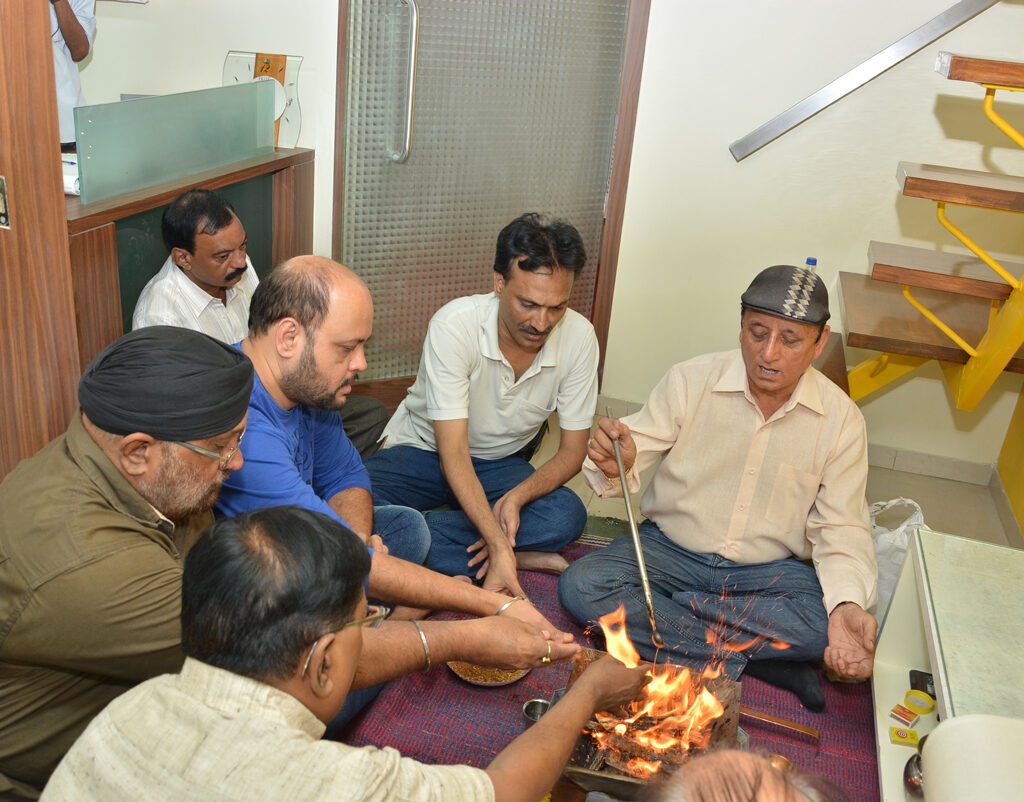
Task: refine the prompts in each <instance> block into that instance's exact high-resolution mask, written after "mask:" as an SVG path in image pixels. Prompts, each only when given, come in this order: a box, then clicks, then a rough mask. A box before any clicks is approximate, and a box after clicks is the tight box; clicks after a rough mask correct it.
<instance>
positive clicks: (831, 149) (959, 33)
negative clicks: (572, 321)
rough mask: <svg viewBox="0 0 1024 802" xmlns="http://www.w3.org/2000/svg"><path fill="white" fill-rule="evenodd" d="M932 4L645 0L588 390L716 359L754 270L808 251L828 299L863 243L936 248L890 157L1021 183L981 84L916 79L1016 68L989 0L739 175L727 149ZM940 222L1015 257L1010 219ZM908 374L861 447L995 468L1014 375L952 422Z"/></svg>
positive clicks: (974, 215)
mask: <svg viewBox="0 0 1024 802" xmlns="http://www.w3.org/2000/svg"><path fill="white" fill-rule="evenodd" d="M949 5H951V3H950V2H949V1H948V0H901V2H899V3H893V2H891V0H861V2H858V3H840V2H836V1H832V2H822V0H773V2H770V3H766V2H763V0H734V1H733V2H729V3H708V2H697V0H653V3H652V10H651V21H650V27H649V30H648V38H647V51H646V59H645V63H644V73H643V83H642V87H641V92H640V101H639V109H638V120H637V128H636V139H635V144H634V149H633V161H632V167H631V174H630V181H629V195H628V200H627V204H626V216H625V220H624V228H623V236H622V245H621V249H620V252H619V265H618V274H617V280H616V286H615V300H614V304H613V308H612V321H611V330H610V333H609V344H608V353H607V357H606V362H605V374H604V386H603V387H602V392H603V393H604V394H605V395H608V396H611V397H617V398H625V399H627V400H642V399H643V398H644V397H645V396H646V394H647V392H648V391H649V390H650V388H651V387H652V386H653V385H654V383H655V382H656V381H657V380H658V378H660V376H661V375H662V373H663V372H664V370H665V369H666V368H667V367H668V366H669V365H670V364H672V363H674V362H677V361H679V360H682V359H685V358H688V357H690V356H693V355H695V354H698V353H701V352H704V351H711V350H719V349H726V348H732V347H735V345H736V342H737V334H738V322H739V309H738V307H739V295H740V294H741V293H742V291H743V289H744V288H745V287H746V285H747V283H748V282H749V280H750V279H751V278H752V277H753V275H754V274H755V273H756V272H757V271H758V270H760V269H762V268H763V267H766V266H768V265H771V264H777V263H793V264H803V261H804V259H805V258H806V257H808V256H816V257H817V258H818V260H819V265H820V266H821V273H822V275H823V277H824V278H825V279H826V281H827V283H828V285H829V288H830V290H832V291H833V295H834V294H835V282H836V276H837V273H838V271H839V270H845V271H853V272H862V273H863V272H867V271H868V269H869V267H868V265H867V259H866V253H867V246H868V242H869V240H871V239H877V240H882V241H885V242H896V243H904V244H908V245H916V246H919V247H929V248H936V247H943V248H947V247H949V246H950V245H952V244H953V243H954V240H953V239H952V237H951V236H950V235H948V234H947V233H946V232H945V231H944V230H943V229H942V228H941V227H940V226H939V225H938V223H937V222H936V220H935V209H934V204H932V203H930V202H927V201H923V200H914V199H909V198H903V197H902V196H901V195H900V194H899V191H898V187H897V184H896V181H895V175H896V165H897V162H898V161H900V160H908V161H921V162H929V163H937V164H948V165H951V166H956V167H964V168H968V169H977V170H986V169H987V170H992V171H997V172H998V171H1003V172H1010V173H1016V174H1018V175H1024V153H1022V152H1021V151H1020V150H1019V149H1017V148H1016V147H1015V146H1014V145H1013V144H1012V143H1011V142H1010V140H1009V139H1007V138H1006V137H1005V136H1004V135H1003V134H1001V133H999V132H998V131H996V129H995V128H993V127H992V126H991V124H989V123H988V122H987V121H985V119H984V117H983V114H982V108H981V98H982V96H983V90H981V89H980V88H978V87H977V86H974V85H970V84H964V83H961V82H953V81H946V80H945V79H943V78H941V77H940V76H939V75H938V74H937V73H935V72H934V70H933V63H934V60H935V55H936V53H937V52H938V51H939V50H951V51H953V52H957V53H963V54H968V55H986V56H990V57H994V58H999V57H1002V58H1008V59H1015V60H1024V53H1022V48H1021V42H1022V41H1024V6H1022V5H1021V3H1020V2H1003V3H999V4H998V5H996V6H995V7H993V8H991V9H989V10H988V11H986V12H984V13H983V14H982V15H980V16H979V17H976V18H975V19H974V20H972V21H970V22H968V23H966V24H965V25H963V26H961V27H960V28H958V29H957V30H955V31H953V32H952V33H950V34H949V35H947V36H946V37H944V38H943V39H941V40H939V41H938V42H936V43H934V44H932V45H930V46H928V47H926V48H925V49H924V50H922V51H921V52H919V53H918V54H916V55H914V56H912V57H910V58H909V59H908V60H906V61H904V62H903V63H902V64H900V65H898V66H897V67H895V68H893V69H892V70H890V71H888V72H887V73H885V74H883V75H881V76H879V77H878V78H876V79H875V80H874V81H872V82H871V83H869V84H867V85H866V86H864V87H862V88H861V89H859V90H857V91H856V92H854V93H853V94H852V95H848V96H847V97H846V98H844V99H843V100H840V101H839V102H838V103H836V104H834V105H833V106H831V107H829V108H827V109H825V110H824V111H822V112H821V113H820V114H818V115H817V116H815V117H814V118H812V119H810V120H808V121H807V122H805V123H804V124H802V125H800V126H799V127H797V128H796V129H794V130H792V131H790V132H789V133H788V134H786V135H784V136H783V137H782V138H780V139H777V140H776V141H774V142H773V143H771V144H769V145H768V146H766V147H765V148H763V149H762V150H760V151H758V152H757V153H755V154H753V155H751V156H749V157H748V158H746V159H745V160H744V161H742V162H739V163H737V162H736V161H734V159H733V158H732V155H731V154H730V153H729V150H728V146H729V144H730V143H731V142H733V141H735V140H737V139H739V138H741V137H743V136H744V135H746V134H747V133H749V132H751V131H752V130H754V129H755V128H757V127H758V126H760V125H761V124H763V123H765V122H767V121H768V120H769V119H771V118H772V117H774V116H775V115H776V114H778V113H779V112H781V111H783V110H785V109H787V108H788V107H789V106H791V105H793V104H794V103H796V102H798V101H800V100H802V99H803V98H804V97H806V96H808V95H810V94H812V93H813V92H815V91H817V90H818V89H819V88H821V87H822V86H824V85H826V84H827V83H829V82H830V81H831V80H832V79H834V78H836V77H838V76H839V75H841V74H842V73H844V72H845V71H847V70H849V69H851V68H852V67H854V66H856V65H857V64H858V63H859V62H861V61H862V60H864V59H866V58H868V57H870V56H872V55H874V54H875V53H877V52H878V51H880V50H882V49H883V48H885V47H886V46H888V45H889V44H891V43H892V42H894V41H896V40H897V39H899V38H900V37H902V36H903V35H904V34H906V33H908V32H910V31H911V30H913V29H914V28H916V27H917V26H918V25H921V24H922V23H924V22H926V21H927V20H929V19H930V18H932V17H933V16H935V15H936V14H938V13H940V12H941V11H943V10H945V9H946V8H947V7H948V6H949ZM966 98H970V101H967V100H965V99H966ZM1010 103H1011V104H1012V103H1013V102H1012V101H1010ZM1021 108H1022V107H1021V106H1020V105H1017V106H1016V109H1015V111H1017V114H1016V118H1015V119H1017V120H1019V121H1020V122H1021V123H1024V114H1021V113H1020V110H1021ZM1007 116H1008V117H1010V118H1011V119H1014V116H1013V114H1012V112H1011V113H1008V114H1007ZM979 139H980V140H981V142H982V143H984V144H979V141H978V140H979ZM950 216H951V218H953V219H954V220H955V221H957V222H960V223H961V224H962V226H963V227H965V228H967V230H968V231H969V232H973V233H978V230H979V228H983V229H984V231H985V232H987V233H985V234H978V236H979V239H983V240H984V241H985V243H986V245H989V247H993V248H994V249H995V250H996V251H997V252H1000V253H1010V254H1016V257H1015V258H1016V260H1017V261H1020V256H1021V252H1022V250H1024V247H1022V246H1024V227H1022V226H1021V222H1022V221H1021V219H1020V217H1019V216H1018V215H1014V214H1006V213H998V212H975V211H973V210H967V211H964V210H956V209H952V208H951V210H950ZM990 243H994V244H990ZM954 250H955V248H954ZM833 306H834V307H835V303H834V302H833ZM834 322H835V323H836V324H837V325H838V326H839V327H841V325H842V324H841V321H840V320H836V321H834ZM861 355H867V354H864V353H863V352H862V354H861ZM857 358H859V356H858V357H857ZM926 376H927V378H914V379H905V380H903V381H902V382H900V383H899V384H898V385H897V386H895V387H891V388H887V390H886V391H884V392H882V393H880V394H876V396H869V397H868V398H867V399H865V400H864V402H863V403H862V409H863V411H864V414H865V417H866V418H867V422H868V433H869V439H870V440H871V441H872V442H873V443H880V444H884V445H888V446H891V447H895V448H898V449H906V450H911V451H923V452H925V453H930V454H937V455H940V456H949V457H955V458H959V459H966V460H970V461H975V462H995V460H996V458H997V456H998V453H999V448H1000V445H1001V443H1002V440H1003V437H1004V435H1005V433H1006V426H1007V424H1008V422H1009V418H1010V415H1011V413H1012V410H1013V404H1014V402H1015V400H1016V393H1017V391H1018V390H1019V389H1020V387H1021V378H1020V376H1010V377H1004V378H1003V379H1001V380H1000V381H999V382H998V383H997V385H996V387H995V388H994V389H993V390H992V391H991V392H990V395H989V397H988V398H987V399H986V400H985V402H984V403H983V404H982V405H981V407H980V408H979V409H978V410H977V411H975V412H972V413H962V412H957V411H955V410H954V409H953V407H952V404H951V403H950V401H949V394H948V392H946V391H945V389H944V385H943V383H942V381H941V378H940V374H939V371H938V370H937V369H934V368H933V369H930V370H928V371H927V372H926Z"/></svg>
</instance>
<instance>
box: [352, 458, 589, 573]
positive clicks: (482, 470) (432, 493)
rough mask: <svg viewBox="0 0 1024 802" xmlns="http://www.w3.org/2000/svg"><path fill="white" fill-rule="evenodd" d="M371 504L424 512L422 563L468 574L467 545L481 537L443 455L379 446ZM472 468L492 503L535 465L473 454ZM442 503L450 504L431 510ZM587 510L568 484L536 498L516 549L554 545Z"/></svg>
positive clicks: (578, 527)
mask: <svg viewBox="0 0 1024 802" xmlns="http://www.w3.org/2000/svg"><path fill="white" fill-rule="evenodd" d="M365 464H366V470H367V471H369V473H370V481H371V482H372V484H373V501H374V503H375V504H401V505H404V506H406V507H412V508H414V509H417V510H420V511H423V512H426V515H425V516H424V517H425V518H426V521H427V526H428V527H429V528H430V553H429V554H428V555H427V561H426V566H427V567H428V568H432V569H433V570H435V571H439V572H441V573H443V574H448V575H450V576H460V575H462V576H472V575H473V574H475V573H476V567H474V568H470V567H469V566H468V565H467V563H468V561H469V560H470V559H471V558H472V555H471V554H468V553H467V552H466V547H467V546H469V545H471V544H473V543H475V542H476V541H478V540H479V539H480V533H479V532H478V531H477V528H476V527H475V526H473V524H472V522H471V521H470V520H469V518H468V516H467V515H466V514H465V513H464V512H462V510H460V509H458V503H459V502H458V499H456V498H455V494H454V493H453V492H452V489H451V488H450V487H449V486H448V482H447V481H445V478H444V475H443V474H442V473H441V459H440V457H439V456H438V455H437V453H436V452H434V451H427V450H425V449H421V448H413V447H412V446H393V447H391V448H383V449H381V450H380V451H378V452H377V453H376V454H374V455H373V456H372V457H370V458H369V459H368V460H366V463H365ZM473 470H475V471H476V476H477V479H479V480H480V484H481V485H482V486H483V489H484V493H486V494H487V500H488V501H489V502H490V503H491V504H492V505H493V504H494V503H495V502H497V500H498V499H499V498H501V497H502V496H503V495H505V494H506V493H507V492H508V491H509V490H511V489H512V488H513V487H515V486H516V485H518V484H519V483H520V482H522V481H523V480H524V479H526V478H527V477H529V476H530V474H532V473H533V466H531V465H530V463H529V462H527V461H526V460H523V459H520V458H518V457H505V458H504V459H494V460H487V459H476V458H473ZM443 504H447V505H449V506H452V507H454V508H455V509H451V510H439V511H437V510H434V508H435V507H439V506H441V505H443ZM586 523H587V510H586V507H584V506H583V502H582V501H580V498H579V496H577V495H576V494H575V493H574V492H573V491H571V490H569V489H568V488H566V487H560V488H558V489H557V490H554V491H552V492H551V493H548V494H547V495H546V496H541V497H540V498H538V499H534V500H533V501H531V502H530V503H529V504H527V505H526V506H524V507H523V508H522V509H521V510H520V515H519V532H518V533H517V535H516V546H515V547H516V550H517V551H558V550H559V549H561V548H562V547H564V546H566V545H568V544H569V543H571V542H572V541H573V540H575V539H576V538H578V537H579V536H580V535H581V534H582V533H583V527H584V526H585V525H586Z"/></svg>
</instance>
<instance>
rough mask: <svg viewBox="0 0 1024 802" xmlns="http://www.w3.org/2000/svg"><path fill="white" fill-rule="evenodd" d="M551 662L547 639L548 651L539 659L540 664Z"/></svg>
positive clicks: (549, 645)
mask: <svg viewBox="0 0 1024 802" xmlns="http://www.w3.org/2000/svg"><path fill="white" fill-rule="evenodd" d="M550 662H551V641H548V653H547V654H546V655H544V656H543V657H542V658H541V659H540V664H541V665H542V666H546V665H547V664H548V663H550Z"/></svg>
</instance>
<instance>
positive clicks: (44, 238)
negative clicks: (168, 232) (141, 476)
mask: <svg viewBox="0 0 1024 802" xmlns="http://www.w3.org/2000/svg"><path fill="white" fill-rule="evenodd" d="M0 45H2V46H0V87H2V88H0V175H3V176H4V177H5V178H6V180H7V196H8V202H9V210H10V221H11V228H10V230H6V229H0V257H2V258H0V282H2V284H3V292H2V293H0V318H2V322H0V376H3V381H2V382H0V431H2V432H3V436H2V437H0V478H2V477H3V476H4V475H5V474H6V473H7V472H8V471H10V470H11V469H12V468H13V467H14V466H15V465H16V464H17V463H18V462H19V461H20V460H22V459H24V458H25V457H28V456H31V455H32V454H34V453H35V452H36V451H38V450H39V449H40V448H41V447H42V446H44V445H45V444H46V443H47V442H49V441H50V440H52V439H53V438H54V437H56V436H57V435H59V434H61V433H62V432H63V431H64V430H65V429H66V428H67V424H68V420H69V419H70V417H71V413H72V412H73V411H74V409H75V406H76V387H77V379H78V375H79V369H78V356H77V354H78V338H77V335H76V333H75V311H74V300H73V296H72V290H71V261H70V255H69V250H68V237H67V222H66V217H65V212H64V185H63V179H62V178H61V167H60V161H59V159H58V155H59V142H60V134H59V132H58V127H57V99H56V93H55V91H54V79H53V47H52V44H51V42H50V14H49V8H48V6H47V4H46V3H40V2H19V3H7V2H0Z"/></svg>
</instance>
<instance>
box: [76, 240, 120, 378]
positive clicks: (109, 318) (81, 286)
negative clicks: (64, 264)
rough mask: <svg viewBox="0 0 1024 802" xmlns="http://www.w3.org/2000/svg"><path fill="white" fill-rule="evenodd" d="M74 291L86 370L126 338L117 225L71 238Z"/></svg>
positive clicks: (80, 355)
mask: <svg viewBox="0 0 1024 802" xmlns="http://www.w3.org/2000/svg"><path fill="white" fill-rule="evenodd" d="M69 242H70V246H71V263H72V264H73V265H74V268H73V270H72V273H71V287H72V289H73V291H74V295H75V309H77V310H78V314H77V315H76V320H75V323H76V327H77V332H78V362H79V365H80V366H81V368H82V370H85V368H86V367H87V366H88V364H89V363H90V362H92V360H93V357H95V356H96V355H97V354H98V353H99V352H100V351H102V350H103V349H104V348H106V347H107V346H108V345H110V343H112V342H113V341H114V340H116V339H117V338H118V337H120V336H121V335H122V334H124V331H123V328H124V324H123V322H122V319H121V283H120V281H119V279H118V272H117V231H116V229H115V226H114V224H113V223H107V224H106V225H105V226H100V227H99V228H92V229H89V230H88V231H85V232H83V233H81V234H75V235H74V236H72V237H70V238H69Z"/></svg>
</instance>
